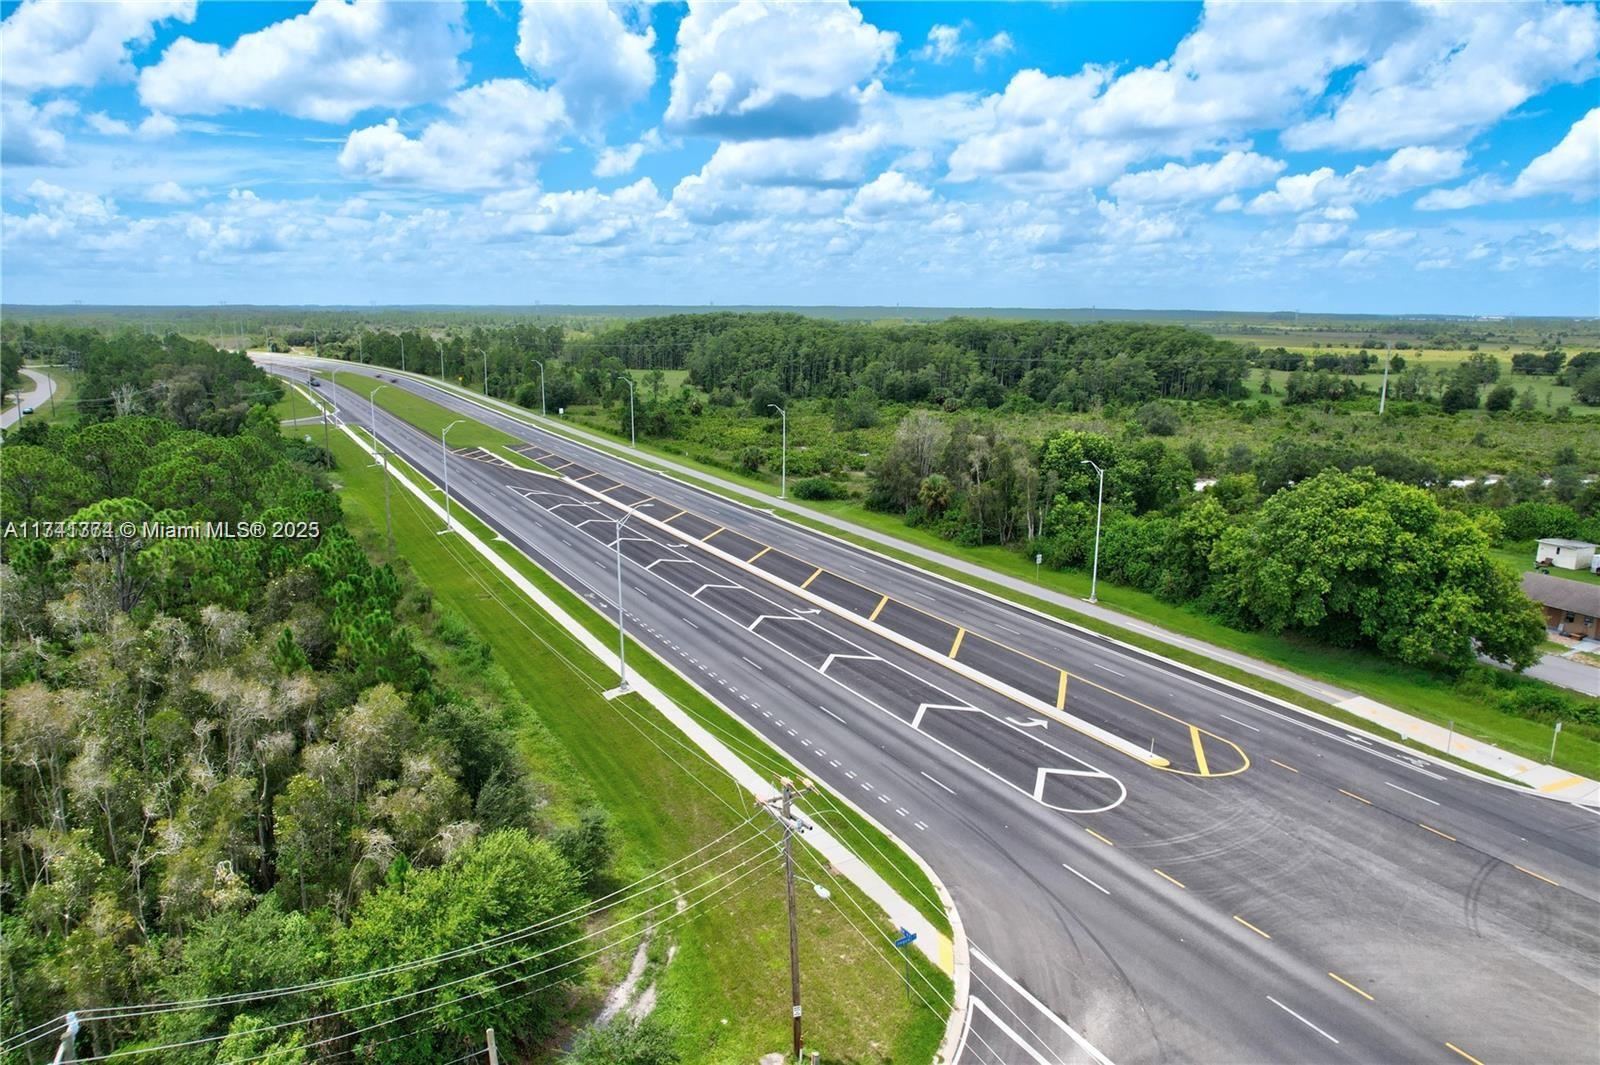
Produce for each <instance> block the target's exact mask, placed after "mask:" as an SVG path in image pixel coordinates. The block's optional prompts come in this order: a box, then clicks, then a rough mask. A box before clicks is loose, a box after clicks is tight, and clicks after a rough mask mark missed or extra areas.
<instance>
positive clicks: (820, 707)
mask: <svg viewBox="0 0 1600 1065" xmlns="http://www.w3.org/2000/svg"><path fill="white" fill-rule="evenodd" d="M817 709H818V710H821V711H822V712H823V713H824V714H827V715H828V716H829V717H831V718H833V719H834V720H835V721H837V722H839V724H841V725H842V724H844V718H842V717H840V716H839V715H838V714H836V713H834V712H833V711H832V710H829V709H828V708H827V707H826V706H823V705H822V704H820V703H818V704H817Z"/></svg>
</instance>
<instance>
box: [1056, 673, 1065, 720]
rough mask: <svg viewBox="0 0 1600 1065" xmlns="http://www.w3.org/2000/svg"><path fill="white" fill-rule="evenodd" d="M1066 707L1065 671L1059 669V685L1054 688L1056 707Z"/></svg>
mask: <svg viewBox="0 0 1600 1065" xmlns="http://www.w3.org/2000/svg"><path fill="white" fill-rule="evenodd" d="M1066 708H1067V671H1066V670H1064V669H1063V670H1062V671H1061V686H1060V687H1058V688H1057V689H1056V709H1057V710H1065V709H1066Z"/></svg>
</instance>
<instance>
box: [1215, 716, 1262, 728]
mask: <svg viewBox="0 0 1600 1065" xmlns="http://www.w3.org/2000/svg"><path fill="white" fill-rule="evenodd" d="M1217 716H1218V717H1220V718H1223V719H1225V720H1228V721H1232V722H1233V723H1234V724H1235V725H1238V726H1239V727H1240V728H1247V729H1249V730H1250V731H1251V732H1260V731H1261V730H1260V729H1258V728H1256V727H1255V726H1254V725H1246V724H1245V723H1244V722H1243V721H1240V720H1239V719H1238V718H1236V717H1228V715H1227V714H1223V713H1218V714H1217Z"/></svg>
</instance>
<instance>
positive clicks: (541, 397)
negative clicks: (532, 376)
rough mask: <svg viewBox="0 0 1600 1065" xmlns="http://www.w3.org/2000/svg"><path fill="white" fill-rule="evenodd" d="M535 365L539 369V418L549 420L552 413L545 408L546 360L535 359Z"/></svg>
mask: <svg viewBox="0 0 1600 1065" xmlns="http://www.w3.org/2000/svg"><path fill="white" fill-rule="evenodd" d="M533 361H534V364H535V365H536V366H538V367H539V417H541V418H548V417H549V416H550V412H549V411H547V410H545V406H544V360H542V359H534V360H533Z"/></svg>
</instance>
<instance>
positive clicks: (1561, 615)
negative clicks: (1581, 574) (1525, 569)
mask: <svg viewBox="0 0 1600 1065" xmlns="http://www.w3.org/2000/svg"><path fill="white" fill-rule="evenodd" d="M1522 592H1523V594H1524V595H1526V596H1527V597H1528V598H1529V599H1532V600H1533V601H1534V602H1535V603H1538V604H1539V606H1540V607H1542V608H1543V609H1544V623H1545V625H1547V626H1548V627H1550V628H1552V629H1554V630H1555V631H1556V632H1560V633H1564V634H1566V635H1568V636H1589V637H1597V636H1600V584H1589V583H1588V582H1586V581H1575V580H1570V579H1569V578H1566V577H1552V576H1550V575H1549V574H1547V573H1524V574H1523V575H1522Z"/></svg>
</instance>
